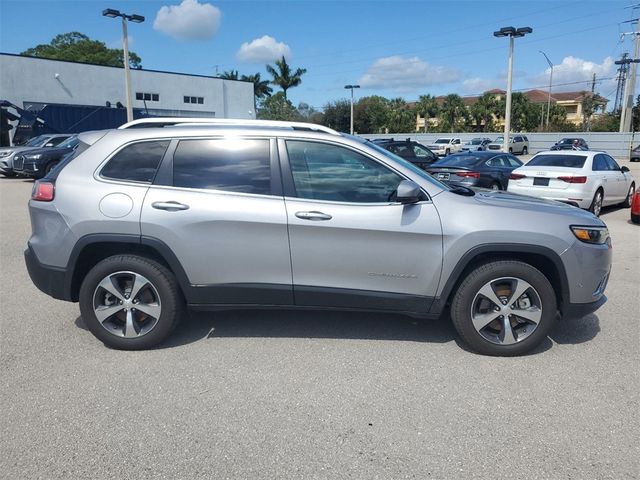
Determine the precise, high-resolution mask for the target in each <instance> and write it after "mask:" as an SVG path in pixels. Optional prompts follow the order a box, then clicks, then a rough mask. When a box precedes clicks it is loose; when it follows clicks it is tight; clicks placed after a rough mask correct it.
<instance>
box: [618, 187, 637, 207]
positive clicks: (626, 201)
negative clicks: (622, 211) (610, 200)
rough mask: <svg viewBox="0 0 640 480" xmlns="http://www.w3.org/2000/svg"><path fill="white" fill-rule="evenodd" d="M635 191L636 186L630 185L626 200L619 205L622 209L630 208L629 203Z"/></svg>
mask: <svg viewBox="0 0 640 480" xmlns="http://www.w3.org/2000/svg"><path fill="white" fill-rule="evenodd" d="M635 191H636V184H635V183H632V184H631V186H630V187H629V192H628V193H627V198H625V199H624V202H622V203H621V204H620V205H621V206H622V208H631V201H632V198H633V194H634V192H635Z"/></svg>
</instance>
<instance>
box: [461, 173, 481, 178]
mask: <svg viewBox="0 0 640 480" xmlns="http://www.w3.org/2000/svg"><path fill="white" fill-rule="evenodd" d="M456 175H457V176H459V177H470V178H480V173H479V172H457V173H456Z"/></svg>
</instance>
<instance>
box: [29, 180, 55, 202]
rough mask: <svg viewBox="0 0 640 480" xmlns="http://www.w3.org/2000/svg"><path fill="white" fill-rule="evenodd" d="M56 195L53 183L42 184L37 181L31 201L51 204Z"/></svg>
mask: <svg viewBox="0 0 640 480" xmlns="http://www.w3.org/2000/svg"><path fill="white" fill-rule="evenodd" d="M54 194H55V186H54V184H53V183H51V182H42V181H40V180H37V181H36V183H34V185H33V190H32V191H31V200H36V201H38V202H50V201H52V200H53V197H54Z"/></svg>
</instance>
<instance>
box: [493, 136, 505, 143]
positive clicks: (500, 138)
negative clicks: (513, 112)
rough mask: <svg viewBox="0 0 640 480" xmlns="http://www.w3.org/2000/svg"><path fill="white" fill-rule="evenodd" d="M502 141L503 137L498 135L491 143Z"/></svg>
mask: <svg viewBox="0 0 640 480" xmlns="http://www.w3.org/2000/svg"><path fill="white" fill-rule="evenodd" d="M502 142H504V137H498V138H496V139H495V140H494V141H493V143H502Z"/></svg>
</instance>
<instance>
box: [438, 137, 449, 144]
mask: <svg viewBox="0 0 640 480" xmlns="http://www.w3.org/2000/svg"><path fill="white" fill-rule="evenodd" d="M450 141H451V140H450V139H448V138H439V139H437V140H436V141H435V143H449V142H450Z"/></svg>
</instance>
